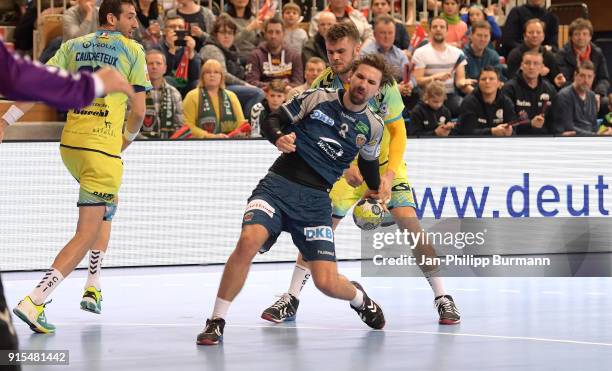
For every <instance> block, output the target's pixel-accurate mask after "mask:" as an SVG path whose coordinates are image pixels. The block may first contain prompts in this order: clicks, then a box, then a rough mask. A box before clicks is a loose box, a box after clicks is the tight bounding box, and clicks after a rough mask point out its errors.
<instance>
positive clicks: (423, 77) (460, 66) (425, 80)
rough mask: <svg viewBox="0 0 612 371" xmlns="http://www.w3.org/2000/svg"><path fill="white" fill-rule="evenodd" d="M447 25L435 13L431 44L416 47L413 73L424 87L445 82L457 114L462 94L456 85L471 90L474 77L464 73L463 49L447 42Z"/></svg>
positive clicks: (448, 100)
mask: <svg viewBox="0 0 612 371" xmlns="http://www.w3.org/2000/svg"><path fill="white" fill-rule="evenodd" d="M447 26H448V23H447V22H446V19H445V18H442V17H434V18H433V19H432V20H431V25H430V26H429V28H430V40H429V44H426V45H424V46H422V47H420V48H418V49H417V50H415V51H414V56H413V57H412V62H413V64H414V77H415V78H416V82H417V85H418V86H419V87H421V88H422V89H424V88H425V87H426V86H427V85H428V84H429V83H430V82H432V81H434V80H438V81H442V82H443V83H444V85H445V87H446V106H447V107H448V109H450V111H451V113H452V114H453V117H457V116H458V115H459V106H460V105H461V96H460V95H459V94H457V93H456V92H455V88H457V89H459V90H461V91H462V92H463V93H468V92H469V91H470V90H471V85H472V84H474V83H475V81H474V80H472V79H466V77H465V65H466V64H467V62H466V58H465V55H463V52H462V51H461V50H460V49H458V48H456V47H454V46H452V45H449V44H447V43H446V41H445V40H446V34H447V31H448V29H447Z"/></svg>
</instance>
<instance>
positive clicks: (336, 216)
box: [261, 177, 365, 323]
mask: <svg viewBox="0 0 612 371" xmlns="http://www.w3.org/2000/svg"><path fill="white" fill-rule="evenodd" d="M363 192H365V187H363V186H362V187H358V188H353V187H351V186H350V185H349V184H348V183H347V182H346V179H345V178H344V177H342V178H340V179H339V180H338V181H337V182H336V183H335V184H334V186H333V187H332V190H331V192H330V194H329V197H330V198H331V200H332V228H333V229H334V230H335V229H336V227H337V226H338V224H340V221H342V218H344V216H346V214H347V213H348V211H349V210H350V208H351V207H352V206H353V205H354V204H355V203H356V202H357V201H359V199H360V198H361V196H362V195H363ZM310 276H311V272H310V266H309V265H308V262H306V261H305V260H304V259H303V257H302V254H301V253H300V254H298V257H297V259H296V263H295V266H294V267H293V273H292V275H291V281H290V283H289V290H288V291H287V292H286V293H284V294H283V295H282V296H281V297H280V298H279V299H278V300H277V301H276V302H275V303H274V304H272V305H271V306H269V307H268V308H266V309H265V310H264V311H263V312H262V314H261V318H263V319H265V320H267V321H270V322H274V323H281V322H285V321H293V320H295V316H296V314H297V309H298V306H299V304H300V299H299V298H300V293H301V292H302V289H303V288H304V286H305V285H306V283H308V280H309V278H310Z"/></svg>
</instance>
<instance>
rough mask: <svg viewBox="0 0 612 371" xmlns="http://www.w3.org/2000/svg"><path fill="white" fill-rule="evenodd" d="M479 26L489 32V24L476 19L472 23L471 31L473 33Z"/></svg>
mask: <svg viewBox="0 0 612 371" xmlns="http://www.w3.org/2000/svg"><path fill="white" fill-rule="evenodd" d="M479 28H484V29H486V30H489V33H490V32H491V25H490V24H489V22H488V21H476V22H474V23H472V33H474V32H475V31H476V30H477V29H479Z"/></svg>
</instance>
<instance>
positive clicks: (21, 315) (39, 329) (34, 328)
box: [13, 308, 55, 334]
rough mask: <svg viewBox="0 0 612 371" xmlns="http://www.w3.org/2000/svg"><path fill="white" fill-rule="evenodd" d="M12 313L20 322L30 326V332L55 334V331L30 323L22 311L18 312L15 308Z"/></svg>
mask: <svg viewBox="0 0 612 371" xmlns="http://www.w3.org/2000/svg"><path fill="white" fill-rule="evenodd" d="M13 313H15V315H16V316H17V317H19V319H20V320H22V321H23V322H25V323H26V324H27V325H28V326H30V330H32V331H34V332H36V333H39V334H51V333H53V332H55V330H48V329H46V328H44V327H42V326H40V325H37V324H36V323H34V322H32V321H30V320H29V319H28V316H27V315H26V314H25V313H23V312H22V311H20V310H19V309H17V308H14V309H13Z"/></svg>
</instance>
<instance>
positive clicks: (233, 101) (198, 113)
mask: <svg viewBox="0 0 612 371" xmlns="http://www.w3.org/2000/svg"><path fill="white" fill-rule="evenodd" d="M183 108H184V109H185V124H186V125H187V126H188V127H189V130H191V135H192V137H193V138H227V137H228V136H227V134H228V133H230V132H231V131H232V130H234V129H236V128H237V127H238V126H240V125H241V124H242V123H243V122H244V116H243V114H242V107H241V106H240V102H239V101H238V97H236V94H234V93H232V92H231V91H229V90H227V89H225V82H224V74H223V67H222V66H221V64H220V63H219V62H218V61H217V60H215V59H209V60H208V61H207V62H206V63H204V65H203V66H202V75H201V76H200V84H199V86H198V87H197V88H195V89H193V90H192V91H190V92H189V93H188V94H187V96H186V97H185V100H184V101H183Z"/></svg>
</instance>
